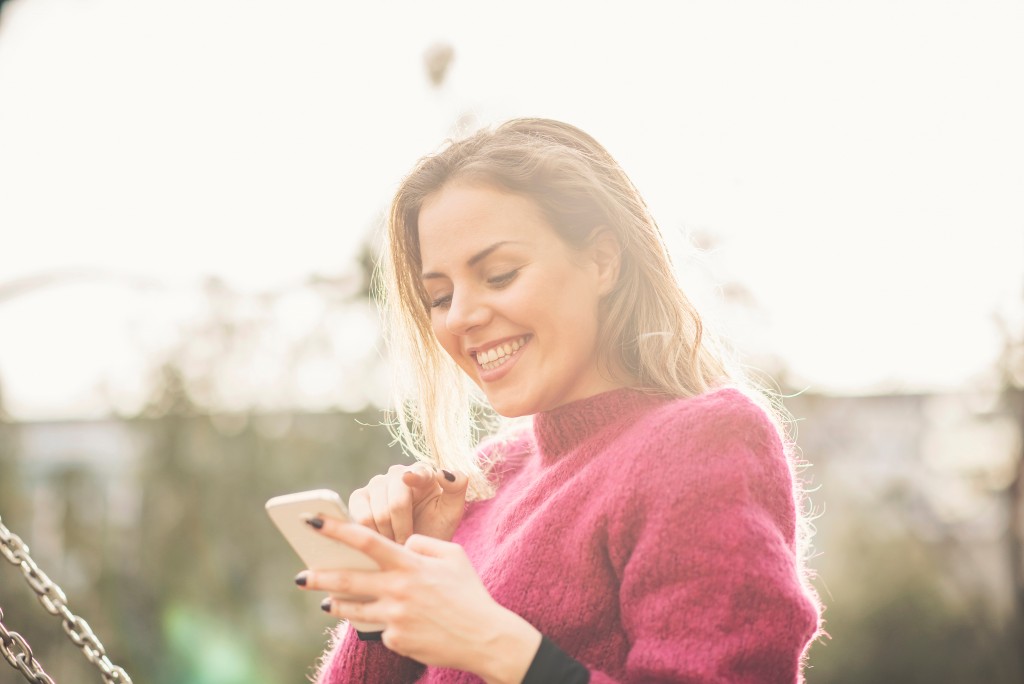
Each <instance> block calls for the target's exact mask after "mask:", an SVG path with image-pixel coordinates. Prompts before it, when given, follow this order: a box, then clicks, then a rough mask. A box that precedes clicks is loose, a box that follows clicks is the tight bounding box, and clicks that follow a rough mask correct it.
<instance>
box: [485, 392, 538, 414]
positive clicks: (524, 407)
mask: <svg viewBox="0 0 1024 684" xmlns="http://www.w3.org/2000/svg"><path fill="white" fill-rule="evenodd" d="M487 402H488V403H489V404H490V405H491V408H493V409H494V410H495V411H496V412H497V413H498V415H501V416H504V417H505V418H519V417H521V416H529V415H532V414H534V413H537V412H538V411H540V410H541V409H538V408H536V407H535V406H534V404H533V403H532V402H530V401H524V400H523V399H521V398H519V397H487Z"/></svg>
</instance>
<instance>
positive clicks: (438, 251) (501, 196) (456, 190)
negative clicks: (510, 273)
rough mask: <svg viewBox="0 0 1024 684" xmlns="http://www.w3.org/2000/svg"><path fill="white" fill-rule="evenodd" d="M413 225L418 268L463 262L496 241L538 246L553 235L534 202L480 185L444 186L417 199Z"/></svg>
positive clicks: (451, 266) (457, 184)
mask: <svg viewBox="0 0 1024 684" xmlns="http://www.w3.org/2000/svg"><path fill="white" fill-rule="evenodd" d="M417 223H418V229H419V235H418V238H419V246H420V257H421V259H422V262H423V270H424V271H437V270H444V269H445V268H453V267H455V266H457V265H461V264H464V263H465V261H466V260H467V259H468V258H469V257H471V256H472V255H474V254H477V253H478V252H479V251H480V250H483V249H486V248H488V247H490V246H491V245H493V244H494V243H496V242H501V241H506V242H508V241H515V242H518V243H523V244H527V245H534V246H543V245H545V244H547V243H549V241H550V240H552V239H555V238H556V236H555V233H554V230H553V229H552V228H551V226H550V224H549V223H548V221H547V219H546V217H545V216H544V213H543V212H542V211H541V209H540V207H539V206H537V203H536V202H534V201H533V200H532V199H530V198H529V197H525V196H523V195H518V194H514V193H509V192H504V191H502V190H499V189H496V188H493V187H490V186H486V185H476V184H473V185H470V184H467V183H454V184H449V185H446V186H445V187H443V188H441V190H439V191H438V192H436V193H434V194H432V195H430V196H429V197H427V199H426V200H425V201H424V202H423V205H422V206H421V208H420V213H419V219H418V221H417Z"/></svg>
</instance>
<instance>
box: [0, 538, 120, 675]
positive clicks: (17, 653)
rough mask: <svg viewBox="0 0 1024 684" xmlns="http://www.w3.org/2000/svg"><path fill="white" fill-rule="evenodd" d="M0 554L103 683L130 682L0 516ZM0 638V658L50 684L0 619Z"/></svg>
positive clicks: (23, 643) (25, 646) (19, 639)
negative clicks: (23, 578)
mask: <svg viewBox="0 0 1024 684" xmlns="http://www.w3.org/2000/svg"><path fill="white" fill-rule="evenodd" d="M0 555H2V556H3V557H4V558H6V559H7V561H8V562H9V563H11V565H16V566H18V567H20V568H21V572H22V574H23V575H24V576H25V581H26V582H28V585H29V586H30V587H32V591H34V592H35V593H36V596H37V598H38V599H39V602H40V603H41V604H43V608H45V609H46V612H48V613H50V614H51V615H54V616H57V617H59V618H61V622H62V625H63V627H64V632H65V633H66V634H67V635H68V638H69V639H71V642H72V643H73V644H74V645H75V646H78V647H79V648H81V649H82V653H84V654H85V657H86V660H88V661H89V662H90V663H92V664H93V665H95V666H96V667H97V668H98V669H99V671H100V672H101V673H102V675H103V681H104V682H106V684H132V680H131V677H129V676H128V673H127V672H125V671H124V670H123V669H121V668H120V667H117V666H116V665H114V664H113V663H112V662H110V659H109V658H108V657H107V653H106V650H105V649H104V648H103V644H102V643H100V640H99V638H97V637H96V634H95V633H94V632H93V631H92V627H90V626H89V623H88V622H86V621H85V620H83V619H82V618H80V617H78V616H77V615H75V614H74V613H72V612H71V610H70V609H69V608H68V605H67V603H68V597H67V595H65V593H64V591H63V590H62V589H61V588H60V587H59V586H57V585H56V584H54V583H53V582H52V581H51V580H50V578H49V577H47V576H46V573H45V572H43V571H42V570H40V569H39V566H38V565H36V563H35V561H34V560H32V556H30V555H29V552H28V546H26V545H25V542H23V541H21V538H20V537H18V535H16V534H14V533H13V532H11V531H10V530H9V529H7V527H6V526H5V525H4V523H3V519H2V518H0ZM2 619H3V611H0V620H2ZM0 640H2V642H3V645H2V647H0V651H2V655H3V656H4V658H6V660H7V662H8V663H10V664H11V666H12V667H15V668H17V669H18V670H20V671H21V673H22V674H23V675H25V677H26V678H28V680H29V681H30V682H37V683H38V684H53V680H52V679H50V677H49V676H48V675H47V674H46V673H45V672H43V669H42V667H40V666H39V663H38V662H37V661H36V659H35V658H33V657H32V649H31V648H30V647H29V645H28V643H27V642H26V641H25V640H24V639H23V638H22V637H21V635H20V634H18V633H17V632H9V631H7V629H6V628H5V627H4V625H3V623H2V622H0Z"/></svg>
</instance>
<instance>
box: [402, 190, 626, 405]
mask: <svg viewBox="0 0 1024 684" xmlns="http://www.w3.org/2000/svg"><path fill="white" fill-rule="evenodd" d="M418 226H419V248H420V256H421V260H422V265H423V286H424V289H425V291H426V294H427V298H428V301H429V306H430V320H431V325H432V327H433V330H434V334H435V335H436V336H437V339H438V341H439V342H440V343H441V346H442V347H443V348H444V350H445V351H446V352H447V353H448V354H449V355H450V356H451V357H452V359H454V360H455V363H457V364H458V365H459V367H460V368H462V370H463V371H464V372H465V373H466V374H467V375H468V376H469V377H470V378H471V379H472V380H473V381H474V382H475V383H476V384H477V385H478V386H479V387H480V388H481V389H482V390H483V392H484V394H485V395H486V396H487V399H488V401H490V403H491V405H492V406H493V407H494V409H495V410H496V411H497V412H498V413H500V414H501V415H504V416H522V415H529V414H533V413H537V412H539V411H545V410H549V409H552V408H555V407H557V406H561V405H562V404H566V403H568V402H571V401H575V400H578V399H583V398H585V397H589V396H592V395H594V394H598V393H600V392H604V391H606V390H609V389H613V388H615V387H618V386H620V383H618V382H616V381H614V380H612V379H610V377H609V374H608V373H607V372H604V373H603V372H602V371H601V367H600V365H599V359H598V330H599V313H598V311H599V306H598V305H599V302H600V300H601V297H602V295H604V294H606V293H607V292H608V291H609V290H610V288H611V287H612V286H613V285H614V280H615V277H616V275H617V264H618V262H617V257H615V256H614V254H615V253H617V250H615V249H614V248H611V249H609V247H608V245H607V242H606V241H605V242H604V243H603V244H602V242H601V241H595V244H594V245H592V246H591V247H588V248H587V249H584V250H576V249H573V248H571V247H570V246H569V245H567V244H566V243H565V242H564V241H563V240H562V239H561V238H560V237H559V236H558V235H557V234H556V233H555V230H554V229H553V228H552V227H551V225H550V224H549V223H548V221H547V219H546V218H545V216H544V214H543V213H542V212H541V210H540V208H539V207H538V206H537V205H536V203H534V202H533V201H532V200H531V199H529V198H527V197H524V196H521V195H516V194H511V193H507V192H502V191H500V190H496V189H493V188H491V187H488V186H484V185H471V184H467V183H461V182H455V183H449V184H448V185H446V186H444V187H443V188H442V189H441V190H439V191H438V192H436V193H434V194H433V195H430V196H429V197H428V198H427V199H426V201H425V202H423V205H422V207H421V209H420V213H419V221H418Z"/></svg>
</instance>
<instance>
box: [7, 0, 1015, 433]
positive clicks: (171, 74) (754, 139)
mask: <svg viewBox="0 0 1024 684" xmlns="http://www.w3.org/2000/svg"><path fill="white" fill-rule="evenodd" d="M1022 28H1024V8H1022V6H1021V4H1020V3H1018V2H977V3H948V2H895V3H893V2H861V3H856V4H849V3H837V2H827V3H808V2H783V3H754V2H740V3H737V2H716V3H684V4H674V5H669V4H666V3H654V2H647V3H634V4H631V5H630V7H629V9H628V10H627V9H626V8H625V6H624V5H621V4H613V3H593V2H559V3H542V2H520V3H516V4H515V5H514V6H512V5H508V6H497V5H495V6H489V5H481V4H480V3H473V2H459V3H448V2H445V3H423V2H400V3H360V4H358V5H353V4H351V3H338V2H316V1H302V2H294V3H289V4H287V5H284V4H281V3H271V2H252V1H249V0H247V1H245V2H242V1H229V0H217V1H209V0H203V1H192V2H178V3H166V2H154V1H140V0H95V1H91V2H78V1H70V0H14V1H13V2H9V3H7V4H6V5H5V8H4V15H3V19H2V24H0V236H2V239H0V288H6V290H3V289H0V297H4V298H3V299H0V381H2V383H3V392H4V401H5V405H6V408H7V411H8V412H9V413H10V414H11V415H12V416H14V417H16V418H22V419H39V418H61V417H83V416H97V415H103V414H105V413H108V412H110V411H111V410H112V409H116V410H120V411H122V412H130V411H131V410H133V408H135V407H136V406H137V404H138V403H139V402H140V401H141V399H140V397H141V396H143V395H144V394H145V388H144V387H142V386H141V384H140V383H142V381H141V380H140V377H141V376H142V373H141V368H142V367H143V366H144V364H145V358H146V357H147V355H152V354H153V353H155V351H158V350H159V349H160V347H161V345H164V344H166V343H167V340H168V339H171V338H172V337H173V334H174V331H177V330H179V329H180V328H181V327H182V325H184V324H186V323H187V321H189V320H191V319H193V318H194V317H195V316H196V315H197V314H196V307H197V306H198V304H197V297H198V293H199V292H200V291H201V290H202V286H203V283H204V282H205V281H206V280H207V279H209V278H211V277H215V278H218V279H220V280H222V281H223V283H224V284H225V286H226V287H229V288H231V289H232V290H233V291H238V292H242V293H246V292H248V293H265V292H280V291H282V290H285V291H286V290H287V289H288V288H289V287H291V286H292V285H294V284H295V283H299V282H302V281H303V279H306V278H308V277H309V276H310V274H320V275H321V276H332V275H334V274H338V273H343V272H345V271H346V269H349V268H351V264H352V262H353V261H354V259H355V258H356V256H357V253H358V249H359V247H360V245H361V244H363V243H364V242H365V241H366V240H367V239H368V238H369V236H371V235H372V233H373V231H374V230H375V229H376V228H377V227H378V226H379V224H380V220H381V215H382V212H383V211H384V209H385V208H386V206H387V202H388V200H389V196H390V193H391V191H392V190H393V188H394V187H395V185H396V183H397V182H398V180H399V179H400V178H401V176H402V174H403V173H404V172H405V171H406V170H408V168H409V167H410V166H411V165H412V164H413V162H414V161H415V159H416V158H417V157H419V156H420V155H422V154H425V153H427V152H430V151H432V150H435V149H436V148H437V147H438V146H439V145H440V143H441V142H442V140H443V139H445V138H446V137H447V136H448V135H451V134H452V133H453V132H458V130H459V129H460V127H461V128H472V127H475V126H477V125H482V124H490V123H494V122H498V121H501V120H503V119H505V118H509V117H512V116H522V115H536V116H549V117H555V118H561V119H564V120H566V121H570V122H572V123H576V124H577V125H579V126H581V127H583V128H584V129H585V130H587V131H589V132H590V133H592V134H593V135H595V136H596V137H597V138H598V139H599V140H601V141H602V142H603V143H604V144H605V145H606V146H607V147H608V148H609V149H610V150H611V152H612V153H613V154H614V155H615V156H616V157H617V158H618V159H619V161H620V162H621V163H622V164H623V165H624V166H625V168H626V169H627V172H629V173H630V174H631V175H632V177H633V179H634V182H636V184H637V185H638V186H639V187H640V189H641V191H642V192H643V193H644V195H645V197H646V198H647V199H648V201H649V203H650V205H651V207H652V210H653V212H654V213H655V215H656V217H657V219H658V220H659V222H660V224H661V226H662V228H663V230H664V231H665V233H666V235H667V236H668V239H669V241H670V242H671V243H672V244H673V249H674V251H675V253H676V256H677V260H678V261H679V263H680V270H681V271H682V278H683V281H684V283H687V284H688V285H689V286H690V287H691V289H692V290H693V291H694V292H695V294H696V295H697V297H698V299H700V300H701V301H702V302H703V303H704V305H705V308H707V309H708V311H709V313H710V314H711V315H712V317H715V313H716V311H717V310H718V309H720V308H721V306H720V304H721V299H722V297H721V292H720V290H719V289H716V287H717V286H719V285H721V284H722V283H732V284H734V285H736V286H738V287H740V288H741V289H742V290H743V291H744V292H746V293H747V294H748V295H749V297H748V299H751V300H752V301H753V303H754V305H755V307H756V311H757V316H756V317H755V320H756V325H751V324H749V321H748V323H743V324H736V323H733V324H730V322H729V321H728V320H727V318H728V317H727V316H725V315H723V316H718V318H720V319H722V324H723V325H725V326H727V327H728V328H729V332H730V333H731V334H732V336H733V337H734V338H736V343H737V345H738V346H740V348H741V349H744V348H746V349H751V350H753V351H754V352H756V353H761V352H767V353H771V354H773V355H776V356H778V357H780V358H781V359H782V361H783V362H784V364H785V366H786V368H787V372H788V374H789V377H790V379H791V384H793V385H794V386H797V387H799V388H801V389H802V388H809V389H812V390H816V391H821V392H830V393H846V394H849V393H863V392H883V391H886V392H888V391H929V390H936V389H950V388H954V387H959V386H964V385H965V384H970V383H978V382H985V381H986V377H987V373H988V369H989V368H990V367H991V365H992V363H993V360H994V358H995V356H996V354H997V352H998V349H999V345H1000V339H999V337H998V333H997V326H996V324H995V322H994V320H993V317H994V316H995V315H996V314H998V313H1000V312H1002V311H1004V310H1005V309H1006V308H1007V302H1008V301H1011V300H1013V299H1014V298H1016V297H1018V296H1019V293H1020V291H1021V287H1022V282H1024V203H1022V202H1021V201H1020V191H1021V189H1022V188H1024V161H1022V160H1024V126H1021V125H1020V122H1021V121H1024V95H1022V92H1024V91H1022V89H1021V88H1020V87H1019V85H1020V83H1021V75H1022V68H1021V65H1022V64H1024V41H1021V40H1020V36H1021V35H1022ZM437 44H444V45H448V46H450V47H451V48H453V50H454V58H453V59H452V61H451V63H450V66H449V69H448V71H447V74H446V77H445V79H444V81H443V83H441V84H440V85H439V86H434V85H433V84H432V83H431V82H430V80H429V79H428V78H427V73H426V69H425V67H424V53H425V52H426V51H427V50H429V49H430V48H431V47H432V46H435V45H437ZM460 122H461V123H460ZM692 243H696V244H698V245H702V246H705V247H710V249H709V250H708V251H706V252H705V253H704V254H703V256H702V257H700V258H699V259H694V252H693V250H691V249H690V248H689V247H688V245H689V244H692ZM40 277H42V278H43V279H45V280H48V281H50V282H53V284H52V285H50V286H48V287H28V288H26V287H24V286H25V285H26V284H27V283H28V284H34V283H36V282H37V281H36V280H32V279H38V278H40ZM24 279H29V280H27V281H26V280H24ZM5 295H6V296H5ZM280 308H282V309H284V310H286V311H287V312H290V313H282V314H281V315H280V316H275V321H276V322H277V324H278V325H279V326H281V327H282V330H285V331H289V330H290V331H291V332H290V333H288V332H285V333H283V334H285V336H286V337H287V336H288V335H291V337H292V338H300V337H301V336H302V335H303V334H304V331H305V329H306V328H304V326H308V325H310V321H311V320H312V318H311V317H312V316H313V313H311V312H308V313H307V314H303V309H302V308H301V305H295V306H285V305H282V306H281V307H280ZM368 325H372V321H371V322H370V323H368ZM71 331H74V333H73V339H74V348H73V349H72V348H70V347H69V345H68V342H69V340H70V338H71V337H72V333H71ZM345 333H346V334H347V335H348V336H349V337H362V338H363V340H364V341H366V342H367V344H365V345H363V344H360V343H359V342H358V341H351V340H350V341H349V342H348V343H347V344H348V347H349V348H348V349H346V350H345V353H346V354H351V355H354V356H355V357H358V358H363V357H364V356H365V355H367V354H372V353H373V351H372V337H373V335H374V334H375V333H374V332H373V328H372V327H368V328H363V329H357V326H354V325H346V326H345ZM325 373H326V371H323V370H322V371H321V372H320V373H316V372H313V371H310V372H309V375H310V376H311V377H313V376H319V377H323V376H324V374H325ZM337 373H338V375H337V376H336V379H338V380H341V379H343V378H344V377H345V374H344V372H343V371H340V370H339V371H337ZM327 374H328V375H329V376H330V377H332V378H334V377H335V376H331V375H330V374H329V373H327ZM277 380H279V378H277ZM278 384H279V383H278ZM328 384H330V383H328ZM333 384H342V383H340V382H338V383H333ZM250 385H251V386H250V387H248V389H246V388H238V389H237V391H235V393H234V394H233V395H232V396H230V397H224V401H225V402H226V403H227V404H228V408H231V407H235V408H237V407H242V406H247V405H268V406H269V405H273V404H274V403H275V402H278V403H279V402H281V401H282V399H281V397H280V393H279V392H278V393H275V392H273V391H272V390H271V389H270V388H271V387H273V386H274V385H275V377H271V378H270V379H269V380H268V382H267V383H266V385H260V384H259V383H257V382H254V381H253V382H250ZM300 385H301V383H300ZM300 385H297V386H296V387H295V388H293V390H291V391H290V392H289V393H288V395H287V402H290V403H293V404H297V405H299V406H305V407H325V408H326V407H330V406H343V407H344V406H358V405H360V404H363V403H365V402H366V401H369V400H370V399H371V398H370V397H364V396H359V397H351V396H345V393H344V392H335V391H333V390H331V389H330V388H329V387H319V386H316V382H315V381H313V380H311V381H309V382H307V383H305V385H304V386H300ZM268 395H274V396H275V397H276V398H271V397H270V396H268Z"/></svg>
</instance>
